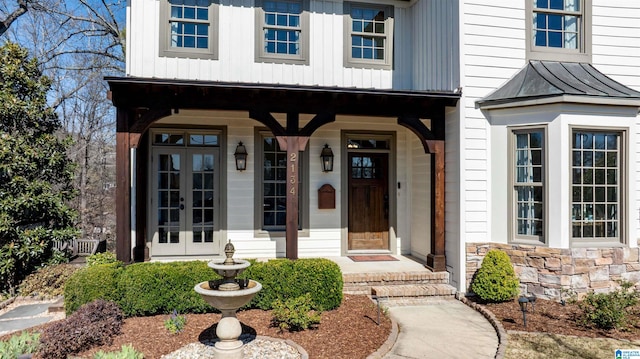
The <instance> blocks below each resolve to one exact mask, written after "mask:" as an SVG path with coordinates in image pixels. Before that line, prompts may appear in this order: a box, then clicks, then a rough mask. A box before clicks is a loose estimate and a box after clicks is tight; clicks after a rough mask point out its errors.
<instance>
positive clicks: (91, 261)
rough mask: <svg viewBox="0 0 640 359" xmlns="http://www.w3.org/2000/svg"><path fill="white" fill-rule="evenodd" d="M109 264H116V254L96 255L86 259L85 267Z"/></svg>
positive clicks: (104, 253)
mask: <svg viewBox="0 0 640 359" xmlns="http://www.w3.org/2000/svg"><path fill="white" fill-rule="evenodd" d="M109 263H118V259H117V258H116V254H115V253H113V252H102V253H96V254H92V255H90V256H88V257H87V267H93V266H95V265H99V264H109Z"/></svg>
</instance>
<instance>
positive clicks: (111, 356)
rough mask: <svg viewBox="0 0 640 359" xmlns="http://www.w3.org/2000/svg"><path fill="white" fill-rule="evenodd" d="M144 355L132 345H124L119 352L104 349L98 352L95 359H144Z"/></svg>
mask: <svg viewBox="0 0 640 359" xmlns="http://www.w3.org/2000/svg"><path fill="white" fill-rule="evenodd" d="M142 358H144V356H143V355H142V353H140V352H139V351H137V350H135V349H134V348H133V346H131V345H123V346H122V349H120V351H118V352H108V353H105V352H104V351H102V350H101V351H99V352H97V353H96V354H95V355H94V356H93V359H142Z"/></svg>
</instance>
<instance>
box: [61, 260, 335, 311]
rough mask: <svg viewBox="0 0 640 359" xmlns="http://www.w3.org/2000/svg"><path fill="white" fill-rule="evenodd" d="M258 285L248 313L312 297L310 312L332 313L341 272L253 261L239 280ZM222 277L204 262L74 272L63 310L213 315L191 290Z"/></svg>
mask: <svg viewBox="0 0 640 359" xmlns="http://www.w3.org/2000/svg"><path fill="white" fill-rule="evenodd" d="M240 277H242V278H250V279H253V280H256V281H258V282H260V283H262V291H260V292H259V293H258V294H257V295H256V296H255V297H254V299H253V300H252V301H251V302H250V303H249V304H248V305H247V306H246V307H247V308H260V309H265V310H267V309H272V304H273V303H274V302H275V301H276V300H278V299H280V300H283V301H284V300H286V299H288V298H297V297H300V296H302V295H304V294H305V293H310V294H311V298H312V306H313V309H315V310H318V311H324V310H330V309H334V308H337V307H338V306H340V303H341V302H342V285H343V283H342V273H341V272H340V268H339V267H338V265H337V264H335V263H334V262H332V261H330V260H327V259H318V258H314V259H298V260H295V261H291V260H288V259H275V260H270V261H268V262H255V261H252V265H251V266H250V267H249V268H247V270H245V272H244V273H243V274H242V275H241V276H240ZM218 278H220V277H219V276H218V275H217V274H216V273H215V272H214V271H213V270H212V269H211V268H209V267H208V266H207V263H206V262H203V261H189V262H168V263H160V262H153V263H137V264H131V265H128V266H124V267H123V265H122V263H111V264H101V265H94V266H91V267H87V268H84V269H82V270H80V271H78V272H76V273H75V274H74V275H73V276H72V277H71V279H70V280H69V281H68V282H67V284H66V286H65V308H66V311H67V314H71V313H73V312H74V311H75V310H77V309H78V308H79V307H80V306H81V305H83V304H85V303H89V302H91V301H93V300H95V299H106V300H112V301H114V302H116V303H117V304H118V305H119V306H120V308H121V309H122V311H123V312H124V314H125V316H128V317H129V316H144V315H155V314H162V313H164V314H167V313H171V312H172V311H173V310H174V309H175V310H177V311H178V312H179V313H203V312H211V311H215V309H214V308H212V307H211V306H209V305H208V304H206V302H205V301H204V300H203V299H202V298H201V297H200V295H199V294H197V293H196V292H195V291H194V290H193V287H194V286H195V285H196V284H197V283H199V282H202V281H206V280H213V279H218Z"/></svg>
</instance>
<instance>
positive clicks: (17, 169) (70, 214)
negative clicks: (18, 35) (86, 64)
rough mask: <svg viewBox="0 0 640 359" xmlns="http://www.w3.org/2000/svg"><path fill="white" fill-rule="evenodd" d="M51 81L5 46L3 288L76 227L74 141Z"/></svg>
mask: <svg viewBox="0 0 640 359" xmlns="http://www.w3.org/2000/svg"><path fill="white" fill-rule="evenodd" d="M50 87H51V83H50V81H49V80H48V79H47V78H46V77H44V76H42V73H41V71H40V70H39V69H38V62H37V61H36V60H35V59H29V56H28V53H27V51H26V50H24V49H23V48H21V47H20V46H18V45H16V44H13V43H6V44H4V45H3V46H2V47H0V278H1V279H0V281H1V282H0V292H1V291H6V290H8V289H10V290H12V289H13V288H14V287H15V285H16V284H17V283H18V282H19V281H20V280H21V279H22V278H24V277H25V276H26V275H28V274H29V273H31V272H32V271H34V270H35V269H37V268H38V267H39V266H41V265H42V264H44V263H47V262H49V261H50V260H51V259H52V258H54V257H56V254H55V252H54V250H53V247H52V245H53V241H54V240H58V241H63V242H68V241H69V240H71V239H73V238H74V237H75V236H76V234H77V232H76V229H75V227H74V221H75V218H76V213H75V212H74V211H73V210H72V209H71V208H70V207H69V206H68V205H67V203H68V201H69V200H70V199H71V198H73V196H74V190H73V188H72V179H73V170H74V168H73V164H72V162H71V161H70V160H69V158H68V157H67V153H66V150H67V148H68V146H69V141H68V140H66V139H60V138H58V137H57V136H56V131H57V130H58V129H59V127H60V123H59V121H58V118H57V116H56V114H55V112H54V110H53V109H52V108H51V107H50V106H48V105H47V92H48V91H49V89H50Z"/></svg>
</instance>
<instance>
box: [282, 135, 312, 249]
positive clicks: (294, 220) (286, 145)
mask: <svg viewBox="0 0 640 359" xmlns="http://www.w3.org/2000/svg"><path fill="white" fill-rule="evenodd" d="M276 139H277V140H278V144H279V145H280V149H281V150H286V151H287V229H286V231H287V233H286V236H287V243H286V256H287V258H289V259H298V206H299V203H298V188H299V185H298V176H299V171H300V159H299V158H298V152H301V151H304V149H305V147H306V146H307V142H308V141H309V137H303V136H276Z"/></svg>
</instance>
